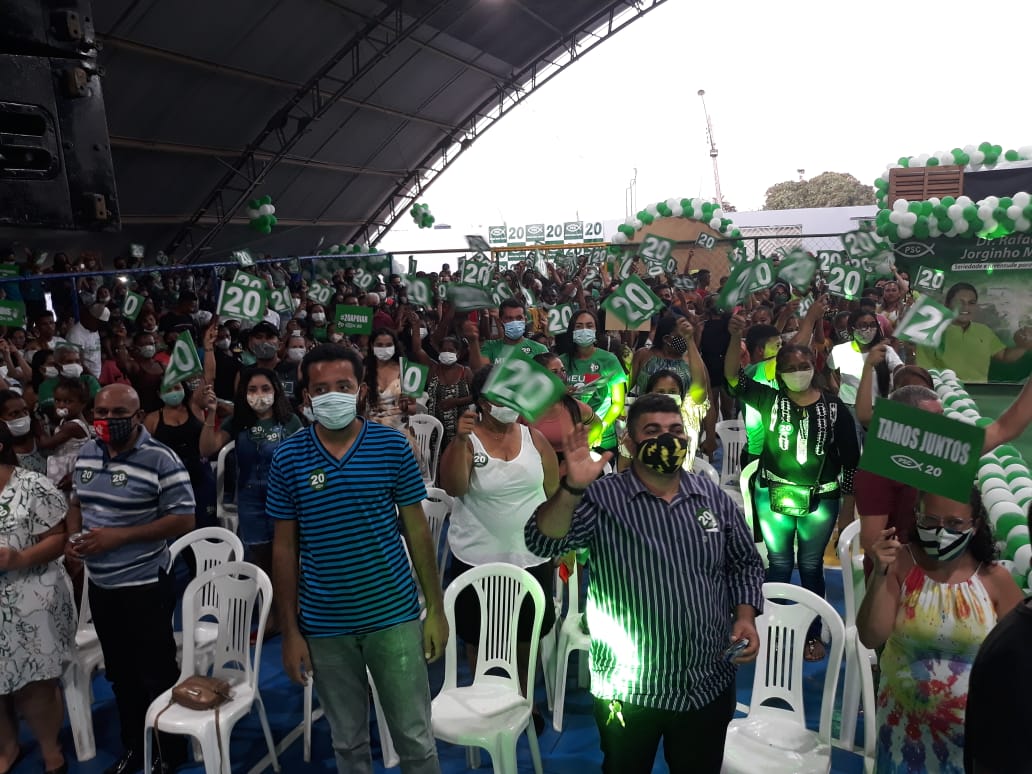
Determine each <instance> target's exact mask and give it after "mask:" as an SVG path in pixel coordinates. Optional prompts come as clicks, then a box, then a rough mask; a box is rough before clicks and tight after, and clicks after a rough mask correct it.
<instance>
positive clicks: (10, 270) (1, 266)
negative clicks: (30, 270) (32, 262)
mask: <svg viewBox="0 0 1032 774" xmlns="http://www.w3.org/2000/svg"><path fill="white" fill-rule="evenodd" d="M19 274H21V268H20V267H19V266H18V264H16V263H0V277H17V276H18V275H19Z"/></svg>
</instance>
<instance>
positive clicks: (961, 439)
mask: <svg viewBox="0 0 1032 774" xmlns="http://www.w3.org/2000/svg"><path fill="white" fill-rule="evenodd" d="M984 439H985V429H984V428H982V427H977V426H976V425H969V424H967V423H966V422H958V421H957V420H955V419H948V418H946V417H944V416H942V415H941V414H933V413H932V412H930V411H923V410H921V409H919V408H915V407H912V406H907V405H904V404H903V403H897V402H895V401H891V400H879V401H878V402H877V403H875V406H874V417H873V418H872V419H871V424H870V428H869V429H868V431H867V436H866V438H865V439H864V451H863V454H862V455H861V456H860V468H861V469H863V470H869V471H871V472H872V473H877V474H878V475H879V476H884V477H885V478H889V479H892V480H893V481H901V482H902V483H904V484H908V485H909V486H912V487H915V488H916V489H919V490H920V491H922V492H933V493H935V494H938V495H942V496H943V497H948V498H949V499H951V500H957V501H959V502H965V503H966V502H967V501H968V499H969V498H970V496H971V487H972V485H973V484H974V481H975V475H976V473H977V471H978V465H979V459H980V457H981V454H982V443H983V441H984Z"/></svg>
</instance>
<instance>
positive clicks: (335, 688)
mask: <svg viewBox="0 0 1032 774" xmlns="http://www.w3.org/2000/svg"><path fill="white" fill-rule="evenodd" d="M308 651H309V653H310V654H311V656H312V668H313V670H314V672H315V674H314V675H313V679H314V680H315V690H316V692H317V693H318V694H319V702H320V703H321V704H322V707H323V710H324V712H325V713H326V718H327V720H329V721H330V733H331V734H332V736H333V753H334V756H335V757H336V759H337V771H338V772H339V774H372V771H373V761H372V756H371V753H370V751H369V682H368V678H367V677H366V668H367V667H368V669H369V673H370V674H372V676H373V682H374V683H376V691H377V693H378V694H379V696H380V704H381V706H382V707H383V715H384V718H385V719H386V720H387V726H388V728H389V729H390V732H391V738H392V739H393V741H394V747H395V749H396V750H397V751H398V756H399V757H400V758H401V770H402V772H404V774H440V772H441V767H440V764H439V763H438V762H437V745H436V743H435V741H434V735H433V730H432V729H431V727H430V683H429V682H428V679H427V672H426V661H425V660H424V658H423V635H422V628H421V626H420V623H419V621H408V622H406V623H403V624H398V625H397V626H392V627H390V628H389V629H383V630H382V631H378V632H371V633H369V634H356V635H345V636H341V637H312V638H309V640H308ZM381 731H382V729H381Z"/></svg>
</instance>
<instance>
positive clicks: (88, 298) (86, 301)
mask: <svg viewBox="0 0 1032 774" xmlns="http://www.w3.org/2000/svg"><path fill="white" fill-rule="evenodd" d="M95 300H96V299H95V298H94V297H93V294H92V293H80V294H79V303H80V304H82V305H83V306H93V302H94V301H95Z"/></svg>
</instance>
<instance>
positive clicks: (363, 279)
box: [352, 266, 379, 292]
mask: <svg viewBox="0 0 1032 774" xmlns="http://www.w3.org/2000/svg"><path fill="white" fill-rule="evenodd" d="M352 282H353V283H354V284H355V287H357V288H358V289H359V290H364V291H366V292H368V291H369V288H371V287H372V286H373V285H375V284H376V283H377V282H379V279H378V278H377V276H376V275H375V274H373V273H372V272H371V271H369V269H367V268H366V267H365V266H356V267H355V277H354V279H353V280H352Z"/></svg>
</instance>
